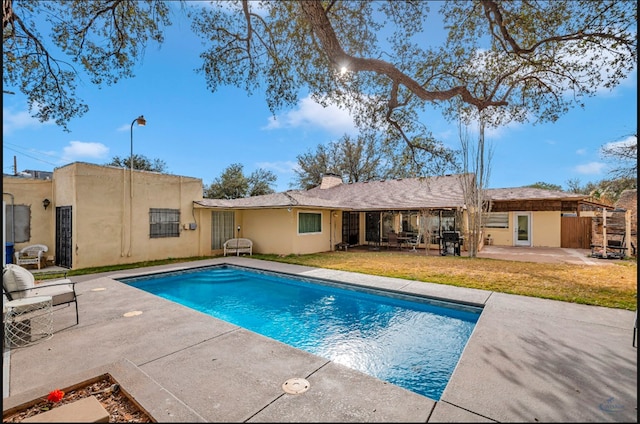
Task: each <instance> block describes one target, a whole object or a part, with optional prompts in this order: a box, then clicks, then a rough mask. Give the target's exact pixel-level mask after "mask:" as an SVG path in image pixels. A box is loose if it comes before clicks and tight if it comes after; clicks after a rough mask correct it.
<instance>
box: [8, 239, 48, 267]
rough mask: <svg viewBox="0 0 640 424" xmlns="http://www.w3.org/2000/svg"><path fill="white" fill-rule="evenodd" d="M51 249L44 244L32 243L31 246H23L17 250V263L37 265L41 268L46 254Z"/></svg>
mask: <svg viewBox="0 0 640 424" xmlns="http://www.w3.org/2000/svg"><path fill="white" fill-rule="evenodd" d="M48 250H49V248H47V246H45V245H44V244H32V245H30V246H26V247H23V248H22V249H20V250H19V251H17V252H15V257H16V264H18V265H37V266H38V269H40V265H41V264H42V262H43V260H44V259H45V257H44V254H45V253H46V252H47V251H48Z"/></svg>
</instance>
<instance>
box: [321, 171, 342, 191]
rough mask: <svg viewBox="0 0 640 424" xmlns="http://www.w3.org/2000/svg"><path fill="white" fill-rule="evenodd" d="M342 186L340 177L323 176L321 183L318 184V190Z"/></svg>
mask: <svg viewBox="0 0 640 424" xmlns="http://www.w3.org/2000/svg"><path fill="white" fill-rule="evenodd" d="M340 184H342V177H341V176H339V175H336V174H324V175H323V176H322V183H321V184H320V190H325V189H327V188H331V187H335V186H339V185H340Z"/></svg>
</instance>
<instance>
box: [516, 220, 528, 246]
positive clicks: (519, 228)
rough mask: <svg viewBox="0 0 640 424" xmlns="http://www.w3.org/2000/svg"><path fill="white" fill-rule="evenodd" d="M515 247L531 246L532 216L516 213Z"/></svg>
mask: <svg viewBox="0 0 640 424" xmlns="http://www.w3.org/2000/svg"><path fill="white" fill-rule="evenodd" d="M515 222H516V228H515V232H516V233H515V240H514V241H515V243H514V244H515V245H516V246H531V214H529V213H516V214H515Z"/></svg>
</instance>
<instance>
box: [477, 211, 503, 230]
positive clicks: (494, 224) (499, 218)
mask: <svg viewBox="0 0 640 424" xmlns="http://www.w3.org/2000/svg"><path fill="white" fill-rule="evenodd" d="M482 226H483V227H485V228H509V212H489V213H485V214H484V217H483V222H482Z"/></svg>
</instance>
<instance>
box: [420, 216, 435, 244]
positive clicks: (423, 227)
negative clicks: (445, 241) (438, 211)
mask: <svg viewBox="0 0 640 424" xmlns="http://www.w3.org/2000/svg"><path fill="white" fill-rule="evenodd" d="M433 216H436V215H435V214H434V213H433V212H432V211H431V209H421V210H420V218H421V219H420V226H419V227H418V228H419V230H418V237H420V236H421V235H422V236H423V237H424V254H425V255H429V250H431V249H430V247H431V237H432V236H433V233H432V231H431V227H430V226H429V225H428V223H429V221H430V218H431V217H433ZM418 240H420V238H418Z"/></svg>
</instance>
